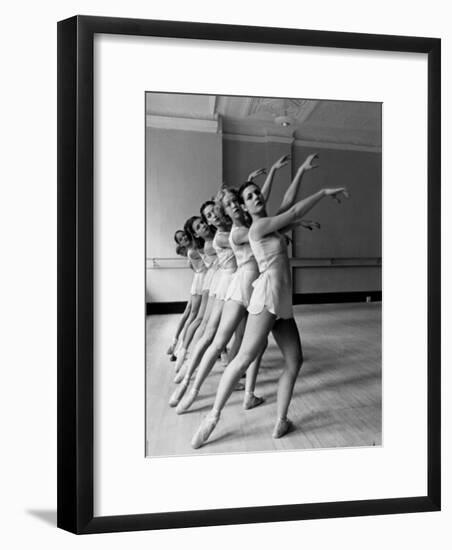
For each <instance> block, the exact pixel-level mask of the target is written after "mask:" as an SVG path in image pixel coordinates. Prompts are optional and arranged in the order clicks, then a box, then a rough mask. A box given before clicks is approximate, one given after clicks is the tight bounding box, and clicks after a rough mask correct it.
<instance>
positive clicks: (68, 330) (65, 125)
mask: <svg viewBox="0 0 452 550" xmlns="http://www.w3.org/2000/svg"><path fill="white" fill-rule="evenodd" d="M95 33H104V34H119V35H134V36H154V37H165V38H187V39H197V40H221V41H226V42H232V41H234V42H245V43H246V42H249V43H251V42H252V43H262V44H283V45H299V46H317V47H325V48H346V49H357V50H380V51H391V52H419V53H424V54H427V55H428V182H427V185H428V289H427V290H428V364H427V373H428V374H427V391H428V401H427V411H428V436H427V448H428V457H427V459H428V460H427V468H428V471H427V476H428V490H427V494H426V495H419V496H417V497H412V498H389V499H378V500H359V501H348V502H326V503H322V502H319V503H314V504H295V505H278V506H263V507H252V508H233V509H217V510H197V511H178V512H169V513H155V514H139V515H121V516H105V517H94V514H93V495H94V491H93V486H94V477H93V447H94V440H93V403H94V394H93V299H94V293H93V260H94V258H93V213H94V210H93V167H94V163H93V39H94V34H95ZM440 117H441V41H440V39H436V38H418V37H407V36H384V35H369V34H354V33H339V32H325V31H311V30H298V29H280V28H262V27H247V26H236V25H213V24H205V23H184V22H175V21H152V20H137V19H121V18H109V17H88V16H75V17H72V18H70V19H66V20H64V21H61V22H59V23H58V526H59V527H60V528H62V529H66V530H68V531H71V532H73V533H77V534H85V533H103V532H116V531H135V530H143V529H167V528H179V527H199V526H208V525H224V524H240V523H242V524H244V523H256V522H271V521H293V520H302V519H315V518H332V517H347V516H348V517H350V516H364V515H376V514H396V513H397V514H398V513H408V512H426V511H435V510H440V507H441V434H440V432H441V418H440V409H441V401H440V383H441V378H440V344H441V342H440V321H441V319H440V316H441V295H440V292H441V290H440V288H441V284H440V283H441V280H440V259H441V258H440V250H441V234H440V224H441V221H440V200H441V192H440V173H441V158H440V150H441V147H440V145H441V144H440V140H441V118H440ZM143 307H144V304H143Z"/></svg>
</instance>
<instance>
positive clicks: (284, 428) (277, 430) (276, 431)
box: [272, 418, 294, 439]
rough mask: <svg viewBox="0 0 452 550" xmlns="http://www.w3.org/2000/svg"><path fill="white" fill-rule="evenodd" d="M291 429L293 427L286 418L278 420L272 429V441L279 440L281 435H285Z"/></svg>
mask: <svg viewBox="0 0 452 550" xmlns="http://www.w3.org/2000/svg"><path fill="white" fill-rule="evenodd" d="M293 428H294V425H293V424H292V422H291V421H290V420H289V419H288V418H278V420H277V421H276V424H275V427H274V428H273V433H272V437H273V439H279V438H280V437H282V436H283V435H286V434H287V433H288V432H290V431H292V430H293Z"/></svg>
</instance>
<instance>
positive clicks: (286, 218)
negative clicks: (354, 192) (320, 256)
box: [251, 187, 348, 240]
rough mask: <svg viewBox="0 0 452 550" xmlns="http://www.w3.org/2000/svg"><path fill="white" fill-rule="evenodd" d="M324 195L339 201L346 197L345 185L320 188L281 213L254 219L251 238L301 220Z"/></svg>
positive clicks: (278, 229)
mask: <svg viewBox="0 0 452 550" xmlns="http://www.w3.org/2000/svg"><path fill="white" fill-rule="evenodd" d="M325 197H332V198H333V199H334V200H336V201H337V202H340V201H341V198H342V197H344V198H348V193H347V190H346V189H345V187H339V188H335V189H321V190H320V191H318V192H317V193H314V194H313V195H310V196H309V197H307V198H306V199H303V200H301V201H298V202H297V203H296V204H295V205H294V206H292V207H291V208H289V210H287V211H286V212H284V213H283V214H278V215H277V216H269V217H267V218H261V219H259V220H257V221H255V222H254V223H253V226H252V228H251V231H252V232H253V235H252V236H253V238H254V239H256V240H258V239H261V238H262V237H264V235H268V234H269V233H273V232H275V231H280V230H281V229H283V228H285V227H288V226H290V225H292V224H297V223H299V222H301V221H302V218H303V216H304V215H306V214H307V213H308V212H309V211H310V210H312V208H314V206H315V205H316V204H317V203H319V202H320V201H321V200H322V199H324V198H325Z"/></svg>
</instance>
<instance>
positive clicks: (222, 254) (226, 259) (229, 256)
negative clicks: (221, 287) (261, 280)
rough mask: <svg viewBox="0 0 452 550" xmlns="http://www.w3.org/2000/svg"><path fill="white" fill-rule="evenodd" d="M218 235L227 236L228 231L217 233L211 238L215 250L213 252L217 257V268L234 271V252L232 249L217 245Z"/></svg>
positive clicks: (235, 264) (235, 265)
mask: <svg viewBox="0 0 452 550" xmlns="http://www.w3.org/2000/svg"><path fill="white" fill-rule="evenodd" d="M220 235H224V236H226V237H227V236H228V235H229V232H228V231H217V232H216V233H215V237H214V238H213V243H212V244H213V247H214V249H215V252H216V253H217V256H218V267H219V268H220V269H227V270H235V269H236V267H237V263H236V261H235V256H234V252H233V251H232V248H231V247H230V246H229V245H228V246H221V245H220V244H219V243H218V237H219V236H220Z"/></svg>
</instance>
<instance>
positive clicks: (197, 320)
mask: <svg viewBox="0 0 452 550" xmlns="http://www.w3.org/2000/svg"><path fill="white" fill-rule="evenodd" d="M194 297H196V301H197V302H198V301H199V307H198V309H197V310H196V315H195V316H194V318H193V320H192V321H191V323H190V325H189V327H188V328H187V331H186V333H185V336H184V341H183V344H182V348H181V349H180V351H179V355H178V356H177V361H176V372H177V371H178V370H179V369H180V368H181V366H182V364H183V362H184V361H185V355H186V353H187V349H188V346H189V345H190V342H191V340H192V338H193V335H194V334H195V332H196V329H197V328H198V327H199V325H200V324H201V321H202V318H203V316H204V312H205V310H206V306H207V301H208V299H209V295H208V293H207V292H204V293H203V294H202V295H201V296H199V295H198V294H196V295H194ZM190 316H191V313H190Z"/></svg>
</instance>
